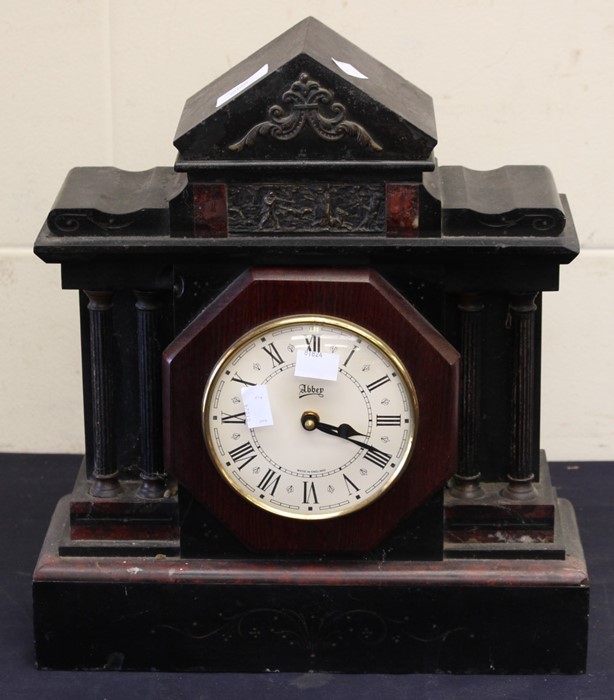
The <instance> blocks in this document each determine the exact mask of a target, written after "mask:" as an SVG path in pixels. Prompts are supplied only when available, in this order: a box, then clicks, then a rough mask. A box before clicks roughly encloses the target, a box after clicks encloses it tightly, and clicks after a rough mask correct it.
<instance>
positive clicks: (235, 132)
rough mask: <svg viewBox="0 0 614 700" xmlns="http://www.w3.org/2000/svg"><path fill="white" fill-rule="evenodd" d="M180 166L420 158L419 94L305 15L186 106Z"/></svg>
mask: <svg viewBox="0 0 614 700" xmlns="http://www.w3.org/2000/svg"><path fill="white" fill-rule="evenodd" d="M174 143H175V146H176V147H177V149H178V151H179V157H178V161H179V162H183V163H184V164H187V163H196V162H203V161H241V160H251V161H254V160H256V161H263V160H264V161H267V160H270V161H284V160H297V159H298V160H315V161H318V160H324V161H326V160H331V159H335V160H337V159H344V160H349V161H352V160H354V161H365V160H381V161H390V160H397V161H426V160H428V159H429V158H430V157H431V154H432V151H433V148H434V146H435V144H436V130H435V119H434V114H433V104H432V100H431V98H430V97H429V95H427V94H426V93H425V92H423V91H422V90H420V89H419V88H417V87H416V86H414V85H412V84H411V83H409V82H408V81H407V80H405V79H404V78H402V77H401V76H400V75H398V74H397V73H395V72H394V71H392V70H390V69H389V68H387V67H386V66H384V65H383V64H382V63H380V62H379V61H377V60H375V59H374V58H372V57H371V56H369V55H368V54H367V53H365V52H364V51H362V50H361V49H359V48H358V47H357V46H355V45H354V44H352V43H350V42H349V41H347V40H346V39H344V38H343V37H342V36H340V35H339V34H337V33H336V32H334V31H332V30H331V29H329V28H328V27H326V26H325V25H323V24H322V23H321V22H319V21H317V20H315V19H313V18H308V19H305V20H303V21H302V22H300V23H299V24H297V25H296V26H294V27H292V28H291V29H289V30H288V31H287V32H285V33H284V34H282V35H281V36H279V37H278V38H277V39H274V40H273V41H272V42H270V43H269V44H267V45H266V46H264V47H263V48H262V49H260V50H259V51H257V52H256V53H254V54H253V55H251V56H250V57H249V58H246V59H245V60H244V61H242V62H241V63H240V64H238V65H237V66H235V67H234V68H232V69H231V70H229V71H228V72H227V73H225V74H224V75H222V76H220V77H219V78H218V79H217V80H215V81H213V82H212V83H211V84H209V85H208V86H207V87H205V88H203V89H202V90H200V91H199V92H198V93H196V94H195V95H193V96H192V97H191V98H189V99H188V100H187V102H186V105H185V108H184V111H183V114H182V117H181V121H180V123H179V126H178V129H177V134H176V137H175V141H174Z"/></svg>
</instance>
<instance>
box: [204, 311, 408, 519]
mask: <svg viewBox="0 0 614 700" xmlns="http://www.w3.org/2000/svg"><path fill="white" fill-rule="evenodd" d="M417 408H418V407H417V401H416V394H415V390H414V387H413V384H412V381H411V378H410V377H409V374H408V372H407V370H406V369H405V368H404V366H403V365H402V363H401V361H400V360H399V358H398V357H397V356H396V354H395V353H394V352H393V351H392V349H391V348H389V347H388V346H387V345H386V344H385V343H383V342H382V341H381V340H379V339H378V338H376V337H375V336H374V335H373V334H371V333H370V332H369V331H367V330H365V329H363V328H361V327H359V326H356V325H354V324H352V323H349V322H347V321H343V320H341V319H337V318H333V317H324V316H288V317H284V318H280V319H276V320H274V321H271V322H269V323H267V324H265V325H262V326H259V327H258V328H255V329H253V330H252V331H250V332H249V333H247V334H246V335H244V336H243V337H242V338H240V339H239V340H238V341H237V342H236V343H234V344H233V345H232V347H231V348H229V349H228V351H227V352H226V353H225V354H224V356H223V357H222V358H221V360H220V361H219V362H218V364H217V366H216V367H215V369H214V370H213V372H212V374H211V376H210V378H209V381H208V382H207V386H206V388H205V393H204V396H203V431H204V435H205V440H206V443H207V447H208V450H209V454H210V456H211V458H212V460H213V462H214V464H215V466H216V467H217V469H218V470H219V472H220V473H221V474H222V476H223V477H224V478H225V479H226V480H227V481H228V483H229V484H230V485H231V486H232V487H234V488H235V489H236V490H237V491H238V492H239V493H240V494H241V495H242V496H243V497H245V498H246V499H248V500H249V501H251V502H252V503H254V504H256V505H258V506H260V507H261V508H264V509H266V510H269V511H272V512H274V513H276V514H278V515H282V516H286V517H291V518H300V519H314V520H316V519H324V518H333V517H336V516H339V515H343V514H345V513H348V512H351V511H353V510H356V509H358V508H361V507H363V506H366V505H368V504H369V503H371V502H372V501H374V500H375V499H377V498H378V497H379V496H381V494H382V493H383V492H384V491H385V490H386V489H388V488H389V487H390V486H391V484H392V483H393V482H394V481H395V480H396V479H397V478H398V476H399V475H400V474H401V472H402V471H403V469H404V467H405V465H406V464H407V462H408V460H409V457H410V453H411V449H412V447H413V444H414V441H415V436H416V429H417V420H418V410H417Z"/></svg>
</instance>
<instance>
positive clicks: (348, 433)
mask: <svg viewBox="0 0 614 700" xmlns="http://www.w3.org/2000/svg"><path fill="white" fill-rule="evenodd" d="M301 423H302V424H303V428H305V430H320V431H321V432H323V433H326V434H327V435H335V436H336V437H340V438H342V439H343V440H349V441H350V442H353V443H354V444H356V445H359V446H360V447H366V448H367V449H370V447H369V445H366V444H365V443H362V442H358V440H352V438H353V437H354V436H355V435H362V436H365V433H361V432H359V431H358V430H355V429H354V428H352V426H351V425H349V424H348V423H341V424H340V425H330V423H323V422H322V421H321V420H320V417H319V416H318V414H317V413H315V412H312V411H306V412H305V413H304V414H303V415H302V417H301Z"/></svg>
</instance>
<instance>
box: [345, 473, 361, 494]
mask: <svg viewBox="0 0 614 700" xmlns="http://www.w3.org/2000/svg"><path fill="white" fill-rule="evenodd" d="M343 480H344V481H345V487H346V488H347V490H348V496H351V495H352V493H354V492H355V491H360V489H359V488H358V486H356V484H355V483H354V482H353V481H352V480H351V479H350V478H349V477H347V476H346V475H345V474H344V475H343Z"/></svg>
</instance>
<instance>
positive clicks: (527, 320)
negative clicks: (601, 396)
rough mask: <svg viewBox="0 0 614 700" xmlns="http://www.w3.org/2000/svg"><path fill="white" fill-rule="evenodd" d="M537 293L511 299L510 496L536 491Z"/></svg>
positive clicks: (523, 496) (521, 496) (528, 495)
mask: <svg viewBox="0 0 614 700" xmlns="http://www.w3.org/2000/svg"><path fill="white" fill-rule="evenodd" d="M536 297H537V294H536V293H534V292H527V293H522V294H515V295H513V297H512V299H511V302H510V307H509V310H510V323H511V330H512V348H513V354H514V359H513V375H512V405H511V427H512V435H511V451H510V469H509V474H508V486H507V488H506V490H505V495H506V496H507V497H508V498H513V499H516V500H524V499H527V498H532V497H533V496H534V495H535V490H534V487H533V479H534V475H533V460H534V452H535V445H534V418H535V405H534V403H535V351H536V348H535V312H536V311H537V306H536V304H535V299H536Z"/></svg>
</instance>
